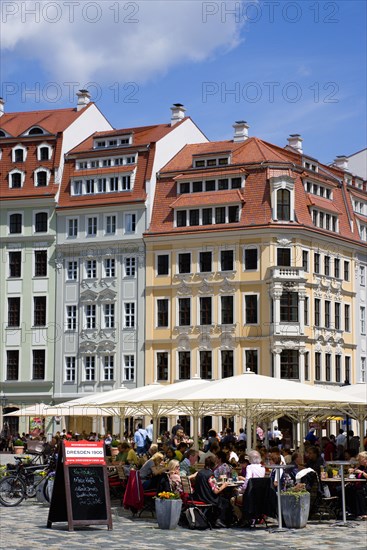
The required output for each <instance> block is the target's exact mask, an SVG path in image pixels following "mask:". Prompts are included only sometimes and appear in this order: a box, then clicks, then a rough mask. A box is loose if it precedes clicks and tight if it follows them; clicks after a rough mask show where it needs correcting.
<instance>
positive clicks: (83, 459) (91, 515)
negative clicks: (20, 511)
mask: <svg viewBox="0 0 367 550" xmlns="http://www.w3.org/2000/svg"><path fill="white" fill-rule="evenodd" d="M62 521H67V523H68V528H69V531H73V530H74V527H75V526H82V525H107V527H108V529H112V517H111V504H110V495H109V487H108V479H107V467H106V459H105V451H104V443H103V441H62V442H61V447H60V453H59V459H58V463H57V468H56V476H55V483H54V488H53V493H52V499H51V505H50V510H49V514H48V520H47V527H49V528H50V527H52V523H56V522H62Z"/></svg>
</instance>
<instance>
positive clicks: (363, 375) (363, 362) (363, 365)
mask: <svg viewBox="0 0 367 550" xmlns="http://www.w3.org/2000/svg"><path fill="white" fill-rule="evenodd" d="M361 382H366V358H365V357H361Z"/></svg>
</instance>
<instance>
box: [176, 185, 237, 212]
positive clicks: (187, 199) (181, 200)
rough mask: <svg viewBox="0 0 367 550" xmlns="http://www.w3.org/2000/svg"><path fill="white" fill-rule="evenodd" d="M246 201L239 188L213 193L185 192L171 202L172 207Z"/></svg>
mask: <svg viewBox="0 0 367 550" xmlns="http://www.w3.org/2000/svg"><path fill="white" fill-rule="evenodd" d="M239 202H244V198H243V196H242V193H241V192H240V191H239V189H231V190H230V191H215V192H212V193H206V192H204V193H185V194H184V195H180V196H179V197H177V199H176V200H174V201H173V202H172V203H171V204H170V208H190V207H193V206H210V205H216V204H234V203H239Z"/></svg>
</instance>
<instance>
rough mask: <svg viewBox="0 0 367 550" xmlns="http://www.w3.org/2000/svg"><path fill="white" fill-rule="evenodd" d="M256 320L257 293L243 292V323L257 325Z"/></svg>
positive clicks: (257, 320)
mask: <svg viewBox="0 0 367 550" xmlns="http://www.w3.org/2000/svg"><path fill="white" fill-rule="evenodd" d="M258 322H259V319H258V295H257V294H245V325H257V324H258Z"/></svg>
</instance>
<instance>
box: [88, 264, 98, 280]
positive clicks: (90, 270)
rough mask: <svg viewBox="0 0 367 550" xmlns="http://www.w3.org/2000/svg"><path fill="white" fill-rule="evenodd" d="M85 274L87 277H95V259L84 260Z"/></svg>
mask: <svg viewBox="0 0 367 550" xmlns="http://www.w3.org/2000/svg"><path fill="white" fill-rule="evenodd" d="M85 274H86V278H87V279H96V278H97V260H86V262H85Z"/></svg>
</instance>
